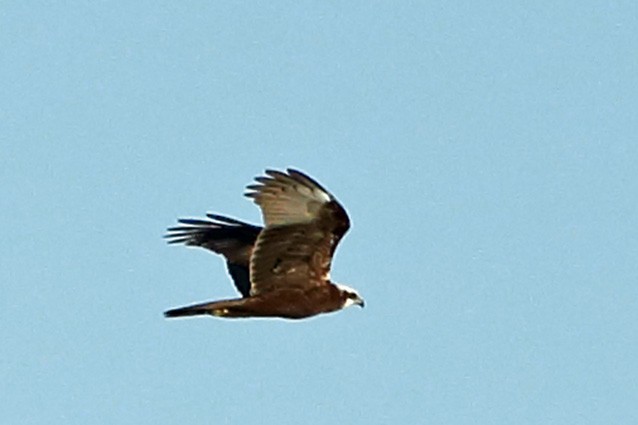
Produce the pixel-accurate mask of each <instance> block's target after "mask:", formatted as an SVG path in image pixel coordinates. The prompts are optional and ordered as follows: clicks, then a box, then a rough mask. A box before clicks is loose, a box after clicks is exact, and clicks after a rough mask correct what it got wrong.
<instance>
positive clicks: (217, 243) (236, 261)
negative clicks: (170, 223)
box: [165, 169, 363, 319]
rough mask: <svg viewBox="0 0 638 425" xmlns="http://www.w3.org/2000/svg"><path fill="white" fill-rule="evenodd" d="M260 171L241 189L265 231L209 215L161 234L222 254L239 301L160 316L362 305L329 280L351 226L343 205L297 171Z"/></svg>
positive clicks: (300, 313)
mask: <svg viewBox="0 0 638 425" xmlns="http://www.w3.org/2000/svg"><path fill="white" fill-rule="evenodd" d="M266 174H267V176H268V177H257V178H256V179H255V180H256V181H257V182H258V184H256V185H250V186H248V190H249V192H248V193H246V196H248V197H250V198H253V199H254V201H255V203H256V204H257V205H259V206H260V207H261V210H262V214H263V217H264V223H265V227H264V228H261V227H259V226H254V225H252V224H248V223H245V222H242V221H239V220H236V219H232V218H228V217H224V216H220V215H217V214H208V218H209V219H210V220H199V219H182V220H179V222H180V224H181V226H178V227H173V228H170V229H169V233H168V234H167V237H168V238H169V243H184V244H186V245H189V246H199V247H203V248H207V249H209V250H211V251H213V252H215V253H218V254H221V255H223V256H224V257H225V258H226V261H227V266H228V271H229V273H230V275H231V277H232V278H233V281H234V283H235V286H236V287H237V290H238V291H239V292H240V293H241V294H242V298H238V299H231V300H221V301H213V302H207V303H202V304H196V305H191V306H187V307H181V308H177V309H173V310H169V311H167V312H166V313H165V315H166V317H181V316H194V315H202V314H209V315H212V316H219V317H281V318H286V319H301V318H305V317H310V316H314V315H317V314H321V313H329V312H333V311H336V310H340V309H342V308H344V307H347V306H349V305H353V304H358V305H360V306H363V300H362V299H361V297H359V295H358V294H357V293H356V291H354V290H353V289H351V288H348V287H346V286H343V285H338V284H335V283H333V282H331V281H330V265H331V261H332V256H333V255H334V252H335V249H336V247H337V245H338V243H339V241H340V240H341V238H342V237H343V235H344V234H345V233H346V232H347V230H348V228H349V227H350V221H349V218H348V215H347V213H346V211H345V210H344V209H343V207H342V206H341V204H339V202H338V201H337V200H336V199H335V198H334V197H333V196H332V195H331V194H330V193H329V192H328V191H326V190H325V189H324V188H323V187H321V185H319V183H317V182H316V181H315V180H313V179H312V178H310V177H308V176H307V175H305V174H303V173H301V172H299V171H296V170H291V169H289V170H288V172H287V173H282V172H279V171H273V170H267V171H266Z"/></svg>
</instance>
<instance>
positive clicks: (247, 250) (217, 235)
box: [164, 214, 262, 297]
mask: <svg viewBox="0 0 638 425" xmlns="http://www.w3.org/2000/svg"><path fill="white" fill-rule="evenodd" d="M207 217H208V218H209V220H206V219H190V218H182V219H180V220H178V222H179V223H180V226H176V227H170V228H169V229H168V233H167V234H166V235H165V236H164V237H165V238H167V239H168V243H169V244H177V243H183V244H185V245H187V246H198V247H202V248H206V249H208V250H210V251H213V252H215V253H217V254H221V255H223V256H224V257H225V258H226V266H227V268H228V272H229V273H230V276H231V277H232V279H233V282H234V283H235V287H237V290H238V291H239V292H240V293H241V294H242V296H244V297H248V296H249V295H250V278H249V264H250V256H251V255H252V251H253V247H254V245H255V241H256V239H257V236H258V235H259V232H261V230H262V228H261V227H259V226H253V225H252V224H249V223H245V222H243V221H239V220H236V219H234V218H229V217H224V216H221V215H217V214H207Z"/></svg>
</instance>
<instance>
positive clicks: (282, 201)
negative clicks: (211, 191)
mask: <svg viewBox="0 0 638 425" xmlns="http://www.w3.org/2000/svg"><path fill="white" fill-rule="evenodd" d="M266 175H267V177H257V178H256V179H255V180H256V181H257V182H258V184H254V185H250V186H248V192H247V193H246V196H248V197H249V198H253V199H254V201H255V203H256V204H257V205H259V207H260V208H261V211H262V214H263V217H264V223H265V226H266V227H265V229H264V230H263V231H262V232H261V233H260V234H259V237H258V238H257V241H256V244H255V249H254V250H253V255H252V257H251V261H250V281H251V290H250V293H251V295H257V294H259V293H264V292H270V291H273V290H277V289H281V288H291V287H297V288H301V289H307V288H309V287H311V286H317V285H323V284H325V283H327V282H328V281H329V279H330V276H329V273H330V264H331V261H332V256H333V254H334V252H335V249H336V248H337V245H338V243H339V241H340V240H341V238H342V237H343V235H344V234H345V233H346V232H347V231H348V229H349V227H350V220H349V219H348V214H347V213H346V211H345V210H344V209H343V207H342V206H341V204H339V202H338V201H337V200H336V199H335V198H334V196H332V195H331V194H330V193H329V192H328V191H327V190H326V189H324V188H323V187H322V186H321V185H320V184H319V183H317V182H316V181H315V180H313V179H312V178H310V177H308V176H307V175H305V174H303V173H302V172H300V171H296V170H292V169H288V171H287V173H282V172H279V171H273V170H267V171H266Z"/></svg>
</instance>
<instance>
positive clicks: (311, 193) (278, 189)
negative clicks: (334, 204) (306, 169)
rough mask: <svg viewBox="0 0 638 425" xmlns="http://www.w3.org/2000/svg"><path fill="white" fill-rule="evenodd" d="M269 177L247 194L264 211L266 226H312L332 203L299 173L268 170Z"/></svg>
mask: <svg viewBox="0 0 638 425" xmlns="http://www.w3.org/2000/svg"><path fill="white" fill-rule="evenodd" d="M266 174H267V175H268V176H267V177H257V178H256V179H255V180H256V181H257V183H258V184H253V185H250V186H248V187H247V189H248V192H247V193H246V196H248V197H249V198H253V199H254V201H255V203H256V204H257V205H259V206H260V207H261V210H262V214H263V216H264V223H265V224H266V226H273V225H274V226H278V225H283V224H293V223H307V222H310V221H312V220H313V219H315V218H316V217H317V213H318V211H319V210H320V209H321V207H322V205H324V204H325V203H328V202H330V201H331V200H332V196H331V195H330V194H329V193H328V192H326V190H325V189H323V188H322V187H321V186H319V184H318V183H316V182H314V181H313V180H312V179H311V178H309V177H308V176H306V175H304V174H302V173H300V172H298V171H294V170H288V174H285V173H282V172H279V171H273V170H267V171H266Z"/></svg>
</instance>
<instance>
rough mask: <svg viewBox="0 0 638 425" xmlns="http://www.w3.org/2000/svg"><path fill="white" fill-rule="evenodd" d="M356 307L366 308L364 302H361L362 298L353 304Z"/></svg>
mask: <svg viewBox="0 0 638 425" xmlns="http://www.w3.org/2000/svg"><path fill="white" fill-rule="evenodd" d="M355 304H356V305H358V306H359V307H361V308H363V307H365V306H366V302H365V301H363V298H359V299H357V301H356V302H355Z"/></svg>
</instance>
